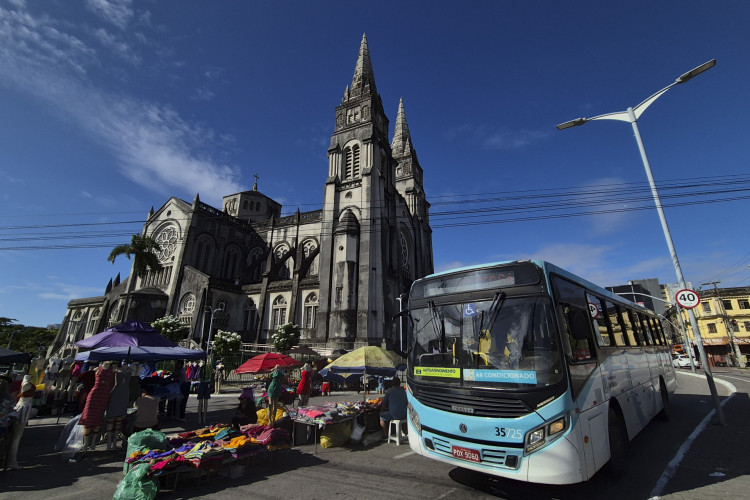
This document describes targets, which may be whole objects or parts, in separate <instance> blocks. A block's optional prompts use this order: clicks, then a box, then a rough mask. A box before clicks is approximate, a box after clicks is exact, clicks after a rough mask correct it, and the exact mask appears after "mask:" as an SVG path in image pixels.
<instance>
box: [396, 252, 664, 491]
mask: <svg viewBox="0 0 750 500" xmlns="http://www.w3.org/2000/svg"><path fill="white" fill-rule="evenodd" d="M402 302H406V301H402ZM407 304H408V305H407V306H406V308H405V310H404V311H403V312H402V313H401V316H403V317H407V318H408V321H404V322H403V323H402V325H404V327H405V328H406V337H405V340H406V344H405V349H404V350H405V351H406V354H407V360H408V367H407V373H406V384H407V396H408V413H407V420H408V425H409V429H408V431H409V432H408V435H409V444H410V447H411V449H412V450H414V451H415V452H417V453H419V454H420V455H423V456H425V457H428V458H432V459H435V460H439V461H442V462H446V463H449V464H451V465H454V466H458V467H463V468H467V469H472V470H476V471H479V472H482V473H486V474H490V475H494V476H500V477H505V478H509V479H515V480H520V481H528V482H534V483H545V484H570V483H577V482H581V481H586V480H588V479H590V478H591V477H592V476H593V475H594V474H595V473H596V472H597V471H598V470H600V469H601V468H602V467H605V465H606V468H607V469H609V470H610V472H612V473H613V475H621V474H623V473H624V472H625V470H626V469H627V452H628V446H629V442H630V440H632V439H633V437H634V436H635V435H636V434H638V432H640V431H641V430H642V429H643V428H644V427H645V426H646V425H647V424H648V423H649V422H650V421H651V420H652V419H653V418H654V417H656V416H660V417H662V418H663V419H667V418H668V416H669V401H670V398H671V396H672V395H673V394H674V391H675V389H676V386H677V381H676V375H675V371H674V368H673V367H672V356H671V348H670V346H669V345H668V343H667V340H666V337H665V335H664V330H663V327H662V324H661V322H660V321H659V319H658V317H657V315H656V314H655V313H653V312H652V311H650V310H648V309H646V308H644V307H642V306H640V305H638V304H634V303H632V302H630V301H628V300H625V299H623V298H622V297H620V296H618V295H615V294H613V293H611V292H609V291H607V290H605V289H604V288H602V287H599V286H596V285H594V284H593V283H590V282H588V281H586V280H585V279H582V278H580V277H578V276H575V275H574V274H572V273H570V272H567V271H565V270H563V269H561V268H559V267H557V266H555V265H553V264H550V263H549V262H545V261H540V260H525V261H513V262H498V263H493V264H486V265H480V266H472V267H466V268H461V269H456V270H452V271H445V272H441V273H437V274H433V275H430V276H427V277H425V278H422V279H419V280H417V281H415V282H414V283H413V285H412V286H411V289H410V292H409V297H408V303H407Z"/></svg>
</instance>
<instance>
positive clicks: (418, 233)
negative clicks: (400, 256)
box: [391, 99, 433, 276]
mask: <svg viewBox="0 0 750 500" xmlns="http://www.w3.org/2000/svg"><path fill="white" fill-rule="evenodd" d="M391 151H392V154H393V161H394V163H395V169H394V171H395V178H396V179H395V180H396V189H397V190H398V192H399V194H401V196H403V198H404V199H405V200H406V205H407V207H409V214H410V215H411V218H412V221H411V222H412V225H413V227H414V228H415V234H414V247H415V249H414V252H415V253H416V254H417V255H423V256H425V257H426V258H425V259H423V260H421V261H420V262H418V263H417V262H415V265H416V266H417V267H418V269H416V270H415V272H416V274H417V275H419V276H426V275H428V274H431V273H432V272H433V265H432V229H430V219H429V208H430V204H429V203H428V202H427V199H426V197H425V192H424V185H423V184H422V182H423V174H424V172H423V170H422V166H421V165H420V164H419V160H418V159H417V152H416V151H415V150H414V147H413V146H412V143H411V135H410V134H409V125H408V124H407V123H406V112H405V111H404V101H403V99H399V102H398V114H397V115H396V125H395V128H394V131H393V141H392V142H391Z"/></svg>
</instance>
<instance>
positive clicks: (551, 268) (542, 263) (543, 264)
mask: <svg viewBox="0 0 750 500" xmlns="http://www.w3.org/2000/svg"><path fill="white" fill-rule="evenodd" d="M524 262H530V263H532V264H534V265H536V266H537V267H539V268H541V269H542V270H544V271H545V274H546V275H549V274H551V273H554V274H557V275H560V276H562V277H564V278H567V279H569V280H571V281H574V282H576V283H580V284H581V285H583V286H585V287H586V288H588V289H590V290H591V291H593V292H596V293H598V294H599V295H601V296H603V297H605V298H607V299H610V300H612V301H613V302H620V303H623V302H624V303H627V304H629V305H632V306H634V307H636V308H638V309H641V310H643V311H650V312H653V311H651V310H650V309H648V308H646V307H643V306H642V305H640V304H637V303H635V302H631V301H630V300H628V299H626V298H625V297H622V296H621V295H617V294H616V293H614V292H610V291H609V290H607V289H606V288H604V287H602V286H599V285H597V284H595V283H592V282H590V281H588V280H587V279H585V278H581V277H580V276H577V275H575V274H573V273H571V272H570V271H566V270H565V269H563V268H561V267H559V266H556V265H555V264H552V263H551V262H547V261H546V260H540V259H525V260H503V261H496V262H488V263H485V264H476V265H472V266H464V267H458V268H455V269H447V270H445V271H440V272H438V273H433V274H430V275H429V276H425V277H424V278H420V279H419V280H417V281H423V280H429V279H431V278H436V277H439V276H447V275H449V274H454V273H461V272H464V271H474V270H477V269H486V268H492V267H497V266H503V265H507V264H519V263H524ZM412 286H414V284H412Z"/></svg>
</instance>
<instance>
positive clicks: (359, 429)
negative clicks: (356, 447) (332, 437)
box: [351, 421, 365, 443]
mask: <svg viewBox="0 0 750 500" xmlns="http://www.w3.org/2000/svg"><path fill="white" fill-rule="evenodd" d="M364 432H365V426H364V425H360V423H359V422H357V421H355V422H354V428H352V436H351V441H353V442H355V443H359V441H360V440H361V439H362V434H363V433H364Z"/></svg>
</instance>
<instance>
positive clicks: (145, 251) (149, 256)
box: [107, 234, 162, 320]
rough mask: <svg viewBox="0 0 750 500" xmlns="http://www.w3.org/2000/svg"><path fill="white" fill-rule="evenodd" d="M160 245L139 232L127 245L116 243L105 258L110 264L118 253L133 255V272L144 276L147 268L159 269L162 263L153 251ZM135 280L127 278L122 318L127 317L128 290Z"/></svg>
mask: <svg viewBox="0 0 750 500" xmlns="http://www.w3.org/2000/svg"><path fill="white" fill-rule="evenodd" d="M160 250H161V246H159V243H157V242H156V240H154V239H153V238H151V237H150V236H141V235H140V234H134V235H133V237H132V238H131V240H130V244H128V245H117V246H116V247H115V248H113V249H112V251H111V252H110V253H109V257H107V260H108V261H109V262H111V263H112V264H114V263H115V259H117V257H119V256H120V255H124V256H125V257H127V258H128V260H130V257H131V256H133V273H134V274H136V275H137V276H140V277H144V276H146V273H148V271H149V270H151V271H161V269H162V265H161V262H159V257H157V255H156V253H155V252H159V251H160ZM134 281H135V280H128V290H127V297H126V299H125V317H124V320H127V319H128V312H129V311H128V309H129V308H130V290H131V289H132V288H133V286H134Z"/></svg>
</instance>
